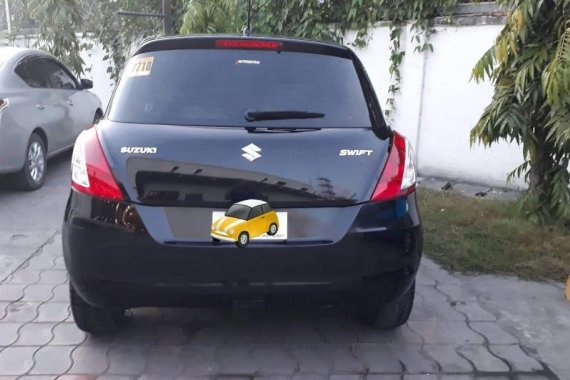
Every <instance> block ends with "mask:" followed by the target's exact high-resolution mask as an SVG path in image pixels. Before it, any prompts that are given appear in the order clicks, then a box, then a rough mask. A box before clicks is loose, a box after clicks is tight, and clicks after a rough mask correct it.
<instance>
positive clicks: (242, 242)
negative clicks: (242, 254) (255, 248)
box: [236, 231, 249, 248]
mask: <svg viewBox="0 0 570 380" xmlns="http://www.w3.org/2000/svg"><path fill="white" fill-rule="evenodd" d="M248 243H249V234H248V233H247V232H245V231H244V232H242V233H240V234H239V235H238V239H237V241H236V245H237V246H238V247H240V248H244V247H245V246H247V244H248Z"/></svg>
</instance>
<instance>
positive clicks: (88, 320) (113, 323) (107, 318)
mask: <svg viewBox="0 0 570 380" xmlns="http://www.w3.org/2000/svg"><path fill="white" fill-rule="evenodd" d="M69 296H70V301H71V313H72V314H73V319H74V320H75V324H76V325H77V327H78V328H79V329H80V330H82V331H85V332H87V333H90V334H93V335H95V336H102V335H109V334H112V333H114V332H116V331H118V330H119V329H120V328H121V327H122V326H123V325H124V324H125V321H126V317H125V310H122V309H101V308H98V307H95V306H91V305H90V304H88V303H87V302H85V301H84V300H83V298H81V296H80V295H79V294H77V292H76V291H75V289H74V288H73V286H72V285H69Z"/></svg>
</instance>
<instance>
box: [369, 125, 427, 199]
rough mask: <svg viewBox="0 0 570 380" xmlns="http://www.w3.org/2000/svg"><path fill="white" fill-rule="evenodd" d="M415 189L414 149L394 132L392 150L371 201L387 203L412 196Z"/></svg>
mask: <svg viewBox="0 0 570 380" xmlns="http://www.w3.org/2000/svg"><path fill="white" fill-rule="evenodd" d="M415 189H416V169H415V167H414V154H413V152H412V147H411V146H410V142H409V141H408V140H406V138H405V137H403V136H402V135H400V134H399V133H396V132H394V138H393V141H392V149H391V150H390V154H389V155H388V159H387V160H386V165H385V166H384V171H383V172H382V175H381V176H380V180H379V181H378V184H377V185H376V189H375V190H374V193H373V194H372V198H371V199H370V200H371V201H372V202H380V201H387V200H391V199H395V198H398V197H401V196H404V195H407V194H410V193H412V192H413V191H414V190H415Z"/></svg>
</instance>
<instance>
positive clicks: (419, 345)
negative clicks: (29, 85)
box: [0, 233, 570, 380]
mask: <svg viewBox="0 0 570 380" xmlns="http://www.w3.org/2000/svg"><path fill="white" fill-rule="evenodd" d="M60 239H61V236H60V235H59V233H58V234H56V235H55V236H54V237H53V239H51V240H50V241H49V242H48V243H47V244H45V245H44V246H43V247H42V248H40V249H39V250H38V251H37V252H36V253H35V254H34V255H33V256H31V258H30V259H28V260H27V261H25V262H24V263H23V264H22V265H21V266H20V267H19V268H18V269H17V270H16V271H15V272H14V273H13V274H12V275H10V276H8V277H7V278H6V280H5V281H3V282H2V283H1V284H0V380H5V379H16V378H17V379H38V380H39V379H55V378H58V379H59V378H61V379H135V378H137V379H143V378H144V379H151V378H153V379H178V378H181V379H187V378H188V379H190V378H216V377H217V378H224V379H230V378H231V379H247V378H255V379H262V378H264V379H265V378H271V379H288V378H295V379H324V378H330V379H364V378H366V379H386V380H391V379H438V378H439V379H458V380H461V379H473V378H495V379H503V378H505V379H507V378H508V379H521V380H522V379H556V378H557V376H556V375H555V374H554V373H552V372H551V370H550V369H549V368H548V366H546V365H545V364H543V363H542V362H541V361H540V360H537V359H538V357H537V353H536V351H534V350H533V348H532V347H524V346H523V345H522V344H521V342H520V340H519V339H518V338H517V337H516V336H515V335H513V334H512V333H510V332H508V331H507V330H505V329H504V328H502V327H500V324H499V323H498V322H497V314H494V313H491V312H489V311H488V310H486V309H484V308H483V307H482V306H481V305H482V303H481V301H480V296H478V295H477V294H476V293H475V292H473V291H472V290H470V288H467V287H466V286H465V284H464V281H462V280H461V279H460V277H456V276H452V275H450V274H448V273H447V272H446V271H444V270H442V269H440V268H439V267H438V266H437V265H435V264H433V263H432V262H430V261H427V260H426V261H424V265H423V267H422V270H421V273H420V275H419V278H418V284H419V285H418V291H417V293H418V296H417V302H416V305H415V307H414V311H413V314H412V317H411V319H410V321H409V323H408V324H407V325H405V326H403V327H402V328H400V329H399V330H397V331H394V332H379V331H375V330H372V329H369V328H366V327H363V326H361V325H360V324H359V323H358V322H356V321H355V320H354V319H353V317H352V316H351V313H350V312H348V311H345V310H338V309H318V310H289V311H286V312H277V311H268V310H234V311H231V312H226V313H224V312H220V311H215V310H193V311H190V310H177V309H154V308H152V309H151V308H149V309H140V310H135V311H134V312H132V316H131V320H130V323H129V325H128V327H127V328H126V329H125V330H124V331H122V332H121V333H120V334H119V335H117V336H115V337H112V338H105V339H94V338H92V337H89V336H86V335H85V334H84V333H82V332H80V331H79V330H78V329H77V328H76V327H75V325H74V323H73V320H72V317H71V316H70V313H69V305H68V290H67V283H66V282H67V277H66V272H65V267H64V263H63V259H62V256H61V243H60ZM568 358H570V355H569V356H568Z"/></svg>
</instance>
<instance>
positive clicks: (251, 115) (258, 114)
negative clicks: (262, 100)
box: [244, 110, 325, 122]
mask: <svg viewBox="0 0 570 380" xmlns="http://www.w3.org/2000/svg"><path fill="white" fill-rule="evenodd" d="M244 117H245V120H247V121H249V122H252V121H261V120H288V119H319V118H322V117H325V114H324V113H320V112H310V111H257V110H247V111H246V112H245V114H244Z"/></svg>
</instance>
